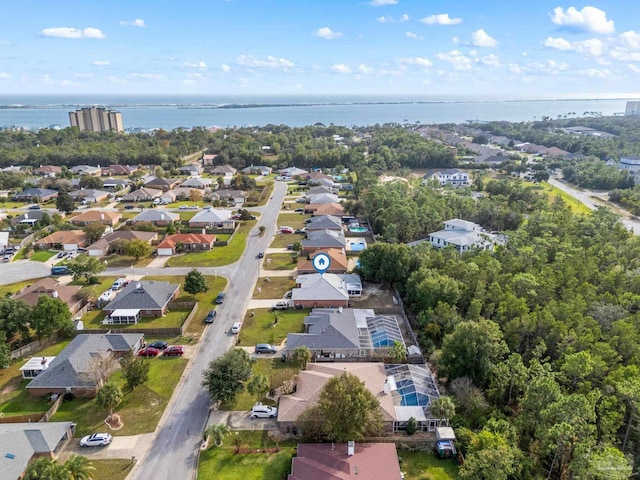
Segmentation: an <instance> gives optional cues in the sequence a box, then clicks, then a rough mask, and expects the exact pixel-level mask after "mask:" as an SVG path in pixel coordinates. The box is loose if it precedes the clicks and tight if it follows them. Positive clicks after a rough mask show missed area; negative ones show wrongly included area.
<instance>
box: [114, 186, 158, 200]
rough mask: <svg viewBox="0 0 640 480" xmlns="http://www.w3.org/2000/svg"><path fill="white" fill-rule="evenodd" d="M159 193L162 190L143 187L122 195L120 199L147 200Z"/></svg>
mask: <svg viewBox="0 0 640 480" xmlns="http://www.w3.org/2000/svg"><path fill="white" fill-rule="evenodd" d="M160 195H162V190H158V189H155V188H144V187H143V188H139V189H138V190H134V191H133V192H129V193H127V194H125V195H123V196H122V197H120V200H122V201H123V202H148V201H150V200H153V199H154V198H158V197H159V196H160Z"/></svg>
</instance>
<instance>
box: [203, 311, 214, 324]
mask: <svg viewBox="0 0 640 480" xmlns="http://www.w3.org/2000/svg"><path fill="white" fill-rule="evenodd" d="M215 319H216V311H215V310H211V311H210V312H209V313H208V314H207V317H206V318H205V319H204V323H213V321H214V320H215Z"/></svg>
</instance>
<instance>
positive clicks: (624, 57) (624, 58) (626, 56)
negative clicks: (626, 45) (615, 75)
mask: <svg viewBox="0 0 640 480" xmlns="http://www.w3.org/2000/svg"><path fill="white" fill-rule="evenodd" d="M609 56H610V57H611V58H613V59H614V60H618V61H621V62H640V52H622V51H619V50H612V51H611V52H609Z"/></svg>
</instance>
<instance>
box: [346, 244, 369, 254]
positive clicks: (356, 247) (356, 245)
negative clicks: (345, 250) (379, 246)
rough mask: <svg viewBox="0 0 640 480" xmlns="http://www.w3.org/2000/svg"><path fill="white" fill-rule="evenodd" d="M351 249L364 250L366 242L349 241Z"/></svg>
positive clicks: (353, 250) (355, 250) (354, 250)
mask: <svg viewBox="0 0 640 480" xmlns="http://www.w3.org/2000/svg"><path fill="white" fill-rule="evenodd" d="M350 245H351V251H352V252H361V251H362V250H364V249H365V248H367V244H366V243H362V242H360V243H351V244H350Z"/></svg>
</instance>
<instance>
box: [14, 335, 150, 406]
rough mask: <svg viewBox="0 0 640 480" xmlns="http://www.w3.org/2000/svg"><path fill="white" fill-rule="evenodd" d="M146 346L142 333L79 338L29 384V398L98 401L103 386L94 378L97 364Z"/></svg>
mask: <svg viewBox="0 0 640 480" xmlns="http://www.w3.org/2000/svg"><path fill="white" fill-rule="evenodd" d="M143 342H144V335H143V334H141V333H106V334H80V335H76V336H75V337H74V338H73V340H71V342H70V343H69V345H67V346H66V347H65V348H64V349H63V350H62V351H61V352H60V353H59V354H58V355H57V356H56V358H55V359H54V360H53V361H52V362H51V364H49V366H48V368H47V369H46V370H44V371H42V372H41V373H40V374H38V376H37V377H36V378H34V379H33V380H31V382H29V384H28V385H27V387H26V388H27V391H28V392H29V396H31V397H42V396H43V395H49V394H51V393H59V394H65V393H72V394H73V395H75V396H76V397H95V396H96V394H97V393H98V390H99V389H100V382H101V380H100V379H99V378H96V376H95V364H96V362H98V361H99V359H100V358H101V357H102V358H105V357H107V356H109V355H116V356H118V357H119V356H122V355H129V354H133V355H135V354H136V353H137V352H138V350H139V349H140V348H141V347H142V344H143Z"/></svg>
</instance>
